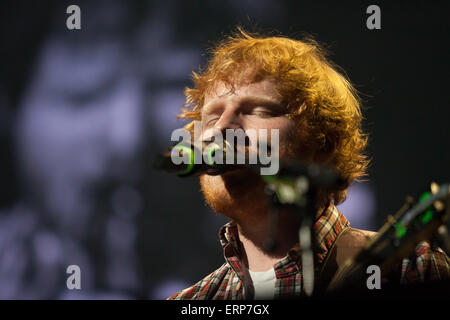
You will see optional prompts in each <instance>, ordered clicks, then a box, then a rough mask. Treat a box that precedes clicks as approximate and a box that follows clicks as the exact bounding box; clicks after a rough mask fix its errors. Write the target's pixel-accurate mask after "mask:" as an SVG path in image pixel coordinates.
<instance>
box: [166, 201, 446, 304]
mask: <svg viewBox="0 0 450 320" xmlns="http://www.w3.org/2000/svg"><path fill="white" fill-rule="evenodd" d="M346 227H350V223H349V222H348V220H347V219H346V218H345V217H344V215H343V214H342V213H340V212H339V211H338V210H337V208H336V207H335V206H334V205H333V204H331V203H330V205H329V206H328V207H327V208H326V209H325V210H324V212H323V213H322V215H321V216H320V217H319V218H318V219H317V220H316V222H315V224H314V226H313V229H314V231H315V234H316V239H317V244H318V248H317V249H316V250H315V255H316V257H315V258H316V260H315V261H316V264H315V266H316V270H317V271H318V270H319V269H320V268H321V266H322V264H323V262H324V259H325V257H326V256H327V253H328V252H329V250H330V248H331V247H332V246H333V243H334V242H335V240H336V238H337V237H338V235H339V234H340V233H341V232H342V230H343V229H345V228H346ZM219 239H220V243H221V244H222V247H223V250H224V257H225V260H226V262H225V263H224V264H223V265H222V266H221V267H220V268H219V269H217V270H216V271H214V272H213V273H211V274H209V275H208V276H206V277H205V278H204V279H203V280H200V281H199V282H197V283H196V284H194V285H193V286H192V287H189V288H187V289H184V290H182V291H180V292H178V293H175V294H173V295H172V296H171V297H169V300H172V299H177V300H184V299H187V300H209V299H218V300H236V299H237V300H241V299H253V297H254V288H253V284H252V280H251V277H250V275H249V272H248V269H247V267H246V265H245V263H243V261H242V259H241V258H240V257H242V250H243V249H242V247H241V245H240V244H239V236H238V231H237V225H236V224H235V223H234V222H233V221H231V222H229V223H227V224H226V225H225V226H223V227H222V228H221V229H220V231H219ZM274 269H275V276H276V281H275V299H282V298H292V297H295V296H303V295H304V294H305V293H304V292H303V290H302V288H303V277H302V272H301V261H300V247H299V245H298V244H297V245H296V246H294V247H293V248H292V249H291V250H290V251H289V252H288V254H287V255H286V257H284V258H283V259H282V260H280V261H279V262H277V263H276V264H275V265H274ZM443 278H450V260H449V258H448V257H447V255H446V254H445V253H444V252H443V251H442V250H441V249H439V248H437V249H432V248H431V247H430V245H429V244H428V243H427V242H422V243H420V244H419V245H418V246H417V248H416V257H415V259H404V260H403V262H402V268H401V277H400V282H401V283H412V282H418V281H426V280H437V279H443Z"/></svg>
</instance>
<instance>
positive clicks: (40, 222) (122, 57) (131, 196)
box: [0, 0, 450, 299]
mask: <svg viewBox="0 0 450 320" xmlns="http://www.w3.org/2000/svg"><path fill="white" fill-rule="evenodd" d="M71 4H77V5H79V6H80V8H81V13H82V16H81V25H82V29H81V30H72V31H71V30H68V29H67V28H66V19H67V17H68V15H67V14H66V8H67V6H69V5H71ZM371 4H377V5H379V6H380V8H381V27H382V28H381V30H368V29H367V28H366V19H367V17H368V16H369V15H368V14H366V8H367V7H368V6H369V5H371ZM448 12H449V3H448V2H425V1H397V2H394V1H390V2H386V3H385V2H376V3H372V2H366V1H361V2H353V3H351V2H341V1H340V2H337V1H336V2H331V1H330V3H328V2H325V1H314V2H303V1H275V0H263V1H250V0H241V1H237V0H229V1H164V2H163V1H95V3H92V2H90V3H89V2H87V1H86V2H84V1H70V2H69V1H39V2H38V1H2V2H1V3H0V29H1V31H0V36H1V38H0V150H1V158H0V161H1V162H0V168H1V181H0V188H1V189H0V200H1V206H0V297H1V298H8V299H15V298H57V299H70V298H80V297H81V298H87V299H102V298H150V299H162V298H166V297H167V296H168V295H170V294H172V293H174V292H175V291H176V290H179V289H182V288H184V287H186V286H188V285H190V284H193V283H194V282H196V281H198V280H200V279H201V278H203V277H204V276H205V275H206V274H208V273H210V272H212V271H213V270H214V269H215V268H217V267H218V266H220V265H221V264H222V263H223V257H222V252H221V248H220V246H219V242H218V239H217V230H218V228H219V227H220V226H221V225H222V224H224V223H225V222H226V221H227V219H225V218H223V217H221V216H219V215H217V214H215V213H213V212H212V210H211V209H209V208H208V207H207V206H206V205H204V203H203V200H202V196H201V194H200V187H199V184H198V181H197V180H196V179H187V180H182V179H179V178H176V177H173V176H170V175H168V174H165V173H160V172H155V171H154V170H152V168H151V162H152V159H153V158H154V156H155V155H156V154H157V153H158V152H160V151H161V150H163V149H164V148H165V147H166V146H167V145H168V144H169V143H170V133H171V131H172V130H173V129H175V128H177V127H181V126H182V125H183V124H184V123H183V122H181V121H177V120H176V119H175V115H176V114H177V112H178V111H179V109H180V108H181V106H182V103H183V95H182V92H183V89H184V87H186V86H188V85H190V84H191V83H190V72H191V71H192V70H197V69H198V68H199V67H200V66H203V65H204V63H205V61H206V59H207V57H208V55H207V54H206V49H208V48H209V47H211V45H212V44H213V43H215V42H216V41H217V40H220V39H222V38H223V36H224V35H226V34H229V33H230V32H231V31H233V30H235V27H236V26H237V25H242V26H244V27H245V28H246V29H247V30H249V31H258V32H261V33H264V34H282V35H284V36H288V37H293V38H301V37H302V35H303V34H304V33H306V34H309V35H312V36H314V37H315V39H316V40H317V41H319V42H320V43H322V44H323V45H324V46H325V47H326V48H327V49H328V50H329V52H330V53H331V56H330V57H331V60H333V61H334V62H335V63H336V64H338V65H339V66H340V67H342V69H343V70H345V72H346V74H347V76H348V77H349V79H350V80H351V81H352V83H353V84H354V85H355V86H356V88H357V89H358V90H359V92H360V93H361V97H362V98H363V103H364V116H365V121H364V128H365V130H366V131H367V132H368V133H369V134H370V141H369V147H368V153H369V155H370V156H371V158H372V165H371V167H370V171H369V178H368V181H367V182H365V183H362V184H359V185H356V186H355V187H354V189H352V190H355V191H354V192H353V193H352V191H351V192H350V193H349V198H348V200H347V202H346V204H345V206H343V207H342V211H343V213H344V214H346V215H348V218H349V220H350V222H352V225H353V226H354V227H361V228H366V229H371V230H377V229H378V228H379V227H380V226H381V224H382V223H383V221H384V219H385V218H386V216H387V215H388V214H392V213H394V212H395V211H396V210H397V209H398V208H399V207H400V206H401V205H402V204H403V201H404V199H405V197H406V195H408V194H411V195H416V194H417V193H419V192H421V191H423V190H425V189H426V188H427V187H428V185H429V183H430V182H431V181H437V182H439V183H442V182H448V179H449V176H450V165H449V163H450V152H449V147H450V143H449V140H448V138H449V130H448V123H449V119H450V111H449V98H448V92H449V89H448V86H449V85H450V81H449V79H448V75H449V71H450V70H449V60H448V58H449V41H448V39H449V35H450V32H449V30H450V29H449V20H448ZM92 70H94V71H92ZM95 70H97V71H95ZM111 70H113V71H111ZM130 146H132V147H130ZM99 159H100V160H99ZM78 172H81V173H80V174H78ZM65 197H67V200H66V198H65ZM346 208H347V209H346ZM352 208H353V211H352ZM347 210H348V211H347ZM347 213H348V214H347ZM70 264H76V265H80V267H81V270H82V290H79V291H69V290H67V288H66V284H65V280H66V277H67V275H66V273H65V268H66V267H67V266H68V265H70Z"/></svg>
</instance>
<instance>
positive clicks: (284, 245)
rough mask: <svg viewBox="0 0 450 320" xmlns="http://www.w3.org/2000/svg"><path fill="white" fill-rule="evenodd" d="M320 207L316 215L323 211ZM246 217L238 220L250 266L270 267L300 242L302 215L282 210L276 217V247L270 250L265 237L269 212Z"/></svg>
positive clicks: (240, 235)
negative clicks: (265, 243)
mask: <svg viewBox="0 0 450 320" xmlns="http://www.w3.org/2000/svg"><path fill="white" fill-rule="evenodd" d="M322 211H323V210H322V209H319V210H318V211H317V213H316V217H317V216H318V215H320V214H321V213H322ZM246 216H247V217H248V218H247V219H239V221H238V220H236V222H237V225H238V232H239V238H240V241H241V243H242V246H243V248H244V251H245V255H246V258H247V263H248V266H247V267H248V268H249V269H250V270H251V271H256V272H258V271H267V270H269V269H270V268H273V266H274V265H275V264H276V263H277V262H278V261H280V260H281V259H282V258H284V257H285V256H286V255H287V253H288V252H289V250H290V249H291V248H292V247H294V245H295V244H297V243H298V230H299V228H300V224H301V219H300V218H299V216H298V215H296V214H295V213H293V212H290V211H287V210H284V211H283V210H280V212H279V213H278V218H277V220H278V221H277V224H278V226H277V229H278V230H277V232H276V234H275V239H274V240H275V243H276V245H275V248H274V249H273V250H270V251H269V250H267V249H266V248H264V241H265V240H266V239H267V237H268V236H269V235H270V224H269V215H268V214H267V213H265V214H260V215H257V216H256V215H246Z"/></svg>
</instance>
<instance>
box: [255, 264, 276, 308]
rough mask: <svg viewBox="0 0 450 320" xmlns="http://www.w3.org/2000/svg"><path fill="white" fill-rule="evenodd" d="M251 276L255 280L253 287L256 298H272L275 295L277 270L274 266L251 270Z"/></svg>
mask: <svg viewBox="0 0 450 320" xmlns="http://www.w3.org/2000/svg"><path fill="white" fill-rule="evenodd" d="M249 273H250V277H251V278H252V281H253V287H254V288H255V299H256V300H271V299H273V298H274V297H275V279H276V277H275V270H274V268H272V269H270V270H267V271H262V272H254V271H251V270H249Z"/></svg>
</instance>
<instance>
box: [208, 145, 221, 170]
mask: <svg viewBox="0 0 450 320" xmlns="http://www.w3.org/2000/svg"><path fill="white" fill-rule="evenodd" d="M217 149H219V147H212V148H211V149H210V150H209V151H208V155H207V157H208V165H210V166H213V165H215V163H214V159H213V158H212V157H213V154H214V153H215V152H216V150H217Z"/></svg>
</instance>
